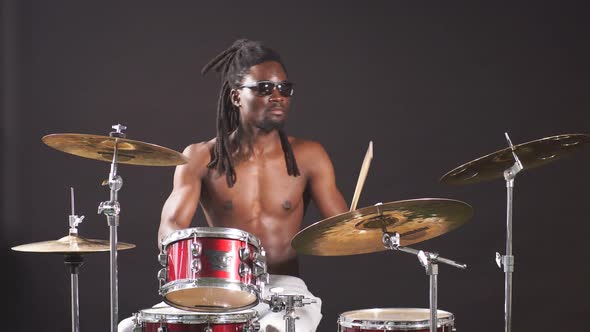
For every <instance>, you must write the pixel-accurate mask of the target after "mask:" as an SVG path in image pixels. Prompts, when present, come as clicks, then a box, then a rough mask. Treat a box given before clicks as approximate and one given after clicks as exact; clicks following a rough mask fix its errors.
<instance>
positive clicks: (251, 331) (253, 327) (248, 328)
mask: <svg viewBox="0 0 590 332" xmlns="http://www.w3.org/2000/svg"><path fill="white" fill-rule="evenodd" d="M258 331H260V322H259V321H250V322H248V325H244V329H243V332H258Z"/></svg>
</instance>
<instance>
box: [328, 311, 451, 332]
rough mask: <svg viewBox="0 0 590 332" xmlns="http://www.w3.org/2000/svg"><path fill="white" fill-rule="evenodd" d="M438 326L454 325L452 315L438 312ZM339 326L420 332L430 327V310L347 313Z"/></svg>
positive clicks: (339, 318) (340, 319)
mask: <svg viewBox="0 0 590 332" xmlns="http://www.w3.org/2000/svg"><path fill="white" fill-rule="evenodd" d="M437 320H438V324H437V326H448V325H453V322H454V320H455V318H454V316H453V314H452V313H450V312H448V311H444V310H437ZM338 324H339V325H341V326H343V327H349V328H352V327H360V328H364V329H374V330H420V329H424V328H428V327H429V326H430V309H417V308H376V309H364V310H354V311H347V312H344V313H342V314H340V317H338Z"/></svg>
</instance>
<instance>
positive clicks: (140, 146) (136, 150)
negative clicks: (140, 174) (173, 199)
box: [41, 133, 188, 166]
mask: <svg viewBox="0 0 590 332" xmlns="http://www.w3.org/2000/svg"><path fill="white" fill-rule="evenodd" d="M41 140H42V141H43V143H45V144H47V145H48V146H50V147H52V148H54V149H56V150H60V151H62V152H66V153H69V154H73V155H76V156H79V157H84V158H89V159H95V160H102V161H107V162H112V161H113V152H114V150H115V141H117V142H118V143H117V147H118V150H117V163H120V164H132V165H143V166H175V165H182V164H186V163H187V162H188V159H187V157H186V156H184V155H183V154H182V153H180V152H177V151H174V150H171V149H168V148H165V147H162V146H159V145H155V144H151V143H145V142H140V141H135V140H130V139H126V138H118V137H111V136H100V135H88V134H73V133H65V134H51V135H46V136H44V137H43V138H42V139H41Z"/></svg>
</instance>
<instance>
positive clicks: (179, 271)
mask: <svg viewBox="0 0 590 332" xmlns="http://www.w3.org/2000/svg"><path fill="white" fill-rule="evenodd" d="M194 243H197V244H198V247H199V250H198V254H197V255H195V254H194V252H193V249H194V246H193V244H194ZM162 245H163V246H164V250H165V252H166V255H167V274H166V282H165V284H164V285H163V286H161V287H160V294H161V295H163V296H164V301H165V302H166V303H168V304H169V305H171V306H174V307H176V308H180V309H184V310H191V311H205V312H212V311H214V312H228V311H235V310H243V309H246V308H251V307H253V306H255V305H257V304H258V298H259V294H260V290H259V287H258V286H257V285H258V280H257V278H256V276H255V275H254V274H253V271H254V270H255V267H254V259H255V257H256V256H257V254H259V253H260V251H261V249H260V248H261V246H260V241H259V240H258V239H257V238H256V237H254V236H253V235H251V234H249V233H247V232H244V231H241V230H238V229H233V228H220V227H197V228H190V229H185V230H179V231H176V232H173V233H172V234H170V235H169V236H167V237H166V239H165V240H164V241H162ZM245 247H248V249H249V251H250V254H249V257H248V258H247V259H246V260H245V261H243V262H242V260H241V259H240V249H241V248H245ZM195 260H197V261H198V264H199V267H198V269H197V270H194V269H193V267H194V261H195ZM244 264H245V265H246V266H247V268H248V269H249V272H247V273H245V274H243V276H241V275H240V266H241V265H244Z"/></svg>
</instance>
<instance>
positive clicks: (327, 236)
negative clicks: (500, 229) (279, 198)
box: [291, 198, 473, 256]
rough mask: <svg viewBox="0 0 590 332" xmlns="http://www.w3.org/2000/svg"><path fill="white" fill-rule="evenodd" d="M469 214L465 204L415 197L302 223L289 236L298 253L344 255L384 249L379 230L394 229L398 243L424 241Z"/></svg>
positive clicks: (466, 217)
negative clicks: (306, 225)
mask: <svg viewBox="0 0 590 332" xmlns="http://www.w3.org/2000/svg"><path fill="white" fill-rule="evenodd" d="M472 216H473V209H472V208H471V206H469V205H468V204H466V203H464V202H461V201H457V200H451V199H444V198H419V199H413V200H404V201H396V202H390V203H384V204H379V205H373V206H369V207H364V208H361V209H357V210H353V211H349V212H346V213H342V214H339V215H336V216H333V217H330V218H327V219H324V220H321V221H318V222H316V223H315V224H313V225H310V226H308V227H306V228H305V229H303V230H301V231H300V232H299V233H297V234H296V235H295V236H294V237H293V239H292V240H291V246H293V248H294V249H295V250H296V251H297V252H299V253H302V254H308V255H318V256H345V255H356V254H365V253H371V252H378V251H384V250H388V249H387V248H385V246H384V245H383V243H382V240H381V238H382V235H383V231H384V230H385V231H387V232H398V233H399V234H400V245H401V246H408V245H411V244H414V243H418V242H422V241H426V240H428V239H431V238H434V237H437V236H439V235H441V234H444V233H447V232H450V231H451V230H453V229H455V228H457V227H459V226H461V225H463V224H464V223H466V222H467V221H468V220H469V219H470V218H471V217H472Z"/></svg>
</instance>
